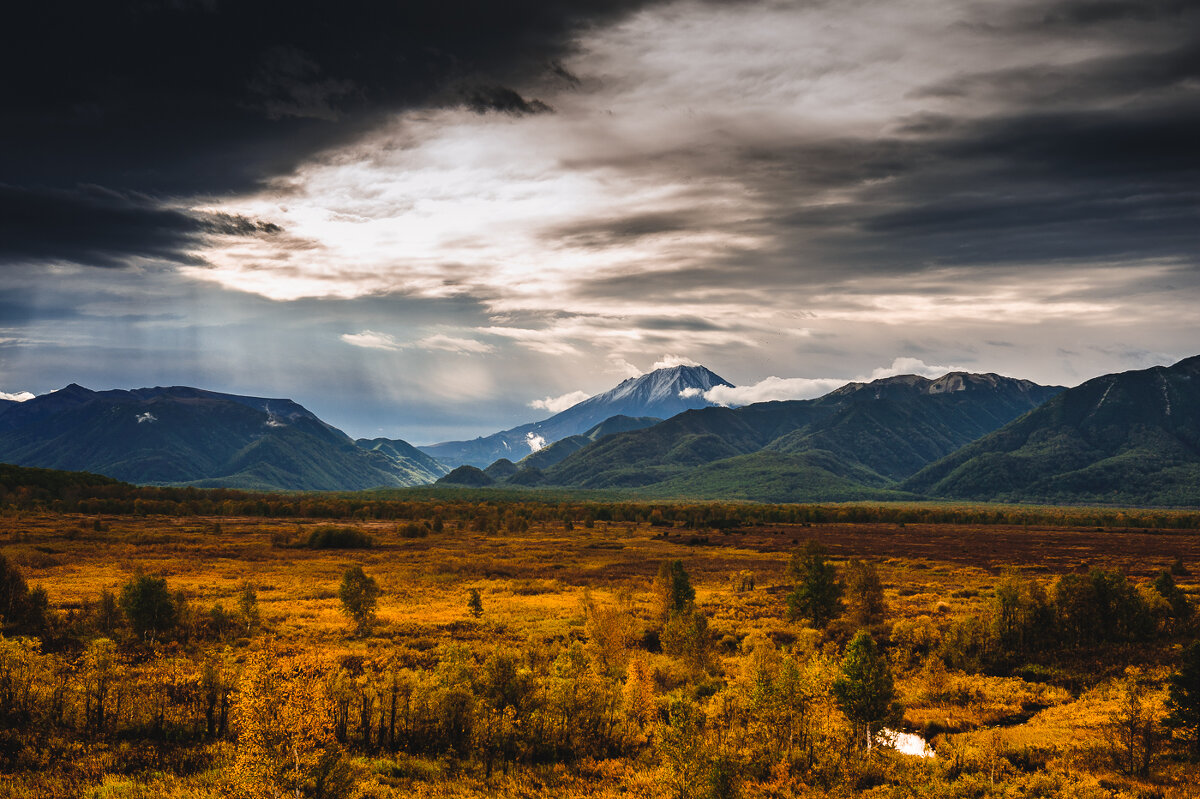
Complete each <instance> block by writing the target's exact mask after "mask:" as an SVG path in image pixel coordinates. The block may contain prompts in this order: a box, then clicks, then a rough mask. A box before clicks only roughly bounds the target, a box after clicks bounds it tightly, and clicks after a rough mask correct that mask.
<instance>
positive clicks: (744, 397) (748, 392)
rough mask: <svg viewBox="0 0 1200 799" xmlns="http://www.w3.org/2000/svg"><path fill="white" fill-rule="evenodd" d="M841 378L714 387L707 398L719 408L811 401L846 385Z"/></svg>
mask: <svg viewBox="0 0 1200 799" xmlns="http://www.w3.org/2000/svg"><path fill="white" fill-rule="evenodd" d="M847 382H849V381H847V380H841V379H838V378H824V377H818V378H808V377H775V376H771V377H767V378H765V379H763V380H760V381H759V382H757V383H755V384H754V385H750V386H732V387H731V386H713V387H712V388H710V389H709V390H708V391H705V392H704V398H705V399H706V400H708V401H709V402H712V403H715V404H717V405H725V406H727V407H728V406H736V405H751V404H753V403H755V402H774V401H777V400H795V399H812V398H814V397H819V396H821V395H823V394H828V393H829V392H830V391H833V390H834V389H835V388H839V387H841V386H844V385H846V383H847Z"/></svg>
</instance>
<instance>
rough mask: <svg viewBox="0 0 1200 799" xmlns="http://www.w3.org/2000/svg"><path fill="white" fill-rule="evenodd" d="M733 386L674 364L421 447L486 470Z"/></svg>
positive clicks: (691, 404)
mask: <svg viewBox="0 0 1200 799" xmlns="http://www.w3.org/2000/svg"><path fill="white" fill-rule="evenodd" d="M714 386H732V384H731V383H729V382H728V381H726V380H725V379H724V378H722V377H721V376H719V375H717V374H715V373H713V372H711V371H709V370H708V369H706V368H704V367H703V366H687V365H681V366H673V367H668V368H665V369H656V370H654V371H652V372H648V373H647V374H644V375H641V376H640V377H631V378H629V379H628V380H625V381H622V382H621V383H620V385H618V386H616V387H615V388H613V389H611V390H609V391H606V392H604V393H603V394H597V395H595V396H593V397H589V398H587V399H585V400H583V401H582V402H580V403H578V404H576V405H572V406H571V407H570V408H567V409H566V410H564V411H561V412H559V413H556V414H554V415H553V416H551V417H550V418H548V419H543V420H542V421H540V422H531V423H529V424H523V425H520V426H519V427H513V428H510V429H508V430H501V431H500V432H499V433H493V434H492V435H490V436H484V437H481V438H476V439H472V440H471V441H445V442H442V443H441V444H432V445H430V446H424V447H418V449H420V450H421V451H422V452H424V453H425V454H427V455H432V456H433V457H435V458H437V459H438V460H439V461H441V462H442V463H444V464H446V465H448V466H462V465H463V464H467V465H470V466H477V467H479V468H483V467H485V466H488V465H489V464H491V463H493V462H494V461H496V460H499V459H500V458H507V459H508V460H512V461H516V460H520V459H521V458H523V457H525V456H526V455H528V454H530V453H531V452H535V451H537V450H539V449H541V448H542V447H544V446H545V445H547V444H552V443H554V442H555V441H559V440H561V439H564V438H568V437H570V436H575V435H580V434H583V433H586V432H588V431H589V430H591V429H592V428H594V427H595V426H596V425H598V424H600V423H601V422H603V421H604V420H606V419H610V418H612V417H614V416H631V417H654V418H658V419H667V418H669V417H672V416H674V415H676V414H678V413H682V412H683V411H686V410H691V409H693V408H705V407H708V406H711V405H712V404H713V403H711V402H709V401H708V400H706V399H705V398H704V396H703V394H704V392H706V391H708V390H709V389H711V388H713V387H714Z"/></svg>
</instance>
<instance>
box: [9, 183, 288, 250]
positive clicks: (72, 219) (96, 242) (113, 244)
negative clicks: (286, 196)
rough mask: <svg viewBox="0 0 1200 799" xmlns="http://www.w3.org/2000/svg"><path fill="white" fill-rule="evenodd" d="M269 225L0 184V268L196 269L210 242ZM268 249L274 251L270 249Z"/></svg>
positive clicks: (106, 195) (133, 199)
mask: <svg viewBox="0 0 1200 799" xmlns="http://www.w3.org/2000/svg"><path fill="white" fill-rule="evenodd" d="M279 232H281V231H280V229H279V227H277V226H276V225H274V224H272V223H269V222H262V221H259V220H254V219H250V218H248V217H245V216H241V215H238V214H229V213H221V212H205V211H197V210H187V209H181V208H177V207H169V206H164V205H163V204H162V203H160V202H158V201H156V200H154V199H152V198H150V197H147V196H144V195H140V194H136V193H129V192H118V191H113V190H111V189H107V188H104V187H102V186H95V185H84V186H76V187H73V188H70V189H45V188H40V187H39V188H24V187H21V186H14V185H9V184H4V183H0V264H4V263H29V262H49V263H56V262H64V261H66V262H71V263H76V264H83V265H87V266H97V267H123V266H128V265H130V264H132V263H137V262H138V261H139V260H140V261H145V260H147V259H153V260H157V261H169V262H174V263H180V264H198V263H201V262H202V261H201V259H200V258H199V257H198V256H197V255H196V251H197V250H199V249H201V248H203V247H205V246H209V245H211V244H212V243H213V242H214V241H217V240H221V241H225V242H231V241H240V240H244V239H245V238H247V237H255V236H262V237H266V238H271V237H273V236H274V235H275V234H277V233H279ZM269 246H275V245H274V243H272V244H271V245H269Z"/></svg>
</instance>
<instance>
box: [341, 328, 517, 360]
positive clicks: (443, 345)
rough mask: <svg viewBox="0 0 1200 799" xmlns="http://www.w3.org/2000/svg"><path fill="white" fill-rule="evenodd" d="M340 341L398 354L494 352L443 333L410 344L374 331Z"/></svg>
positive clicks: (347, 336) (343, 337)
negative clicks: (410, 350)
mask: <svg viewBox="0 0 1200 799" xmlns="http://www.w3.org/2000/svg"><path fill="white" fill-rule="evenodd" d="M341 339H342V341H344V342H346V343H347V344H351V345H353V346H355V347H363V348H365V349H372V350H387V351H390V352H398V351H400V350H404V349H420V350H440V351H442V352H453V353H457V354H459V355H482V354H485V353H489V352H493V351H495V349H496V348H495V347H493V346H492V345H490V344H485V343H484V342H482V341H476V340H475V339H472V338H457V337H455V336H448V335H446V334H445V333H434V334H433V335H431V336H425V337H424V338H421V339H418V340H416V341H411V342H403V341H397V340H396V337H395V336H392V335H389V334H387V333H377V332H375V331H374V330H364V331H362V332H361V333H343V334H342V335H341Z"/></svg>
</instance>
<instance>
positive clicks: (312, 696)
mask: <svg viewBox="0 0 1200 799" xmlns="http://www.w3.org/2000/svg"><path fill="white" fill-rule="evenodd" d="M333 716H334V707H333V698H332V697H331V696H330V693H329V689H328V685H327V680H326V677H325V674H324V673H323V670H322V669H321V668H320V666H319V665H318V664H316V663H314V662H312V661H309V660H290V661H289V660H284V659H279V658H277V657H275V656H274V655H273V654H271V653H269V652H265V651H260V652H258V653H256V654H254V655H253V656H251V658H250V661H249V663H248V664H247V667H246V671H245V673H244V674H243V676H242V681H241V685H240V691H239V693H238V697H237V701H236V703H235V704H234V709H233V718H234V723H235V724H236V725H237V729H238V743H237V757H236V760H235V763H234V775H235V779H236V780H237V786H238V789H239V791H240V793H242V795H244V796H246V797H249V798H250V799H284V798H285V797H289V798H292V799H338V797H343V796H347V795H349V793H350V791H351V789H352V787H353V779H352V776H351V772H350V767H349V764H348V763H347V761H346V758H345V756H344V754H343V752H342V749H341V747H340V746H339V745H338V743H337V740H336V739H335V737H334V724H333Z"/></svg>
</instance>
